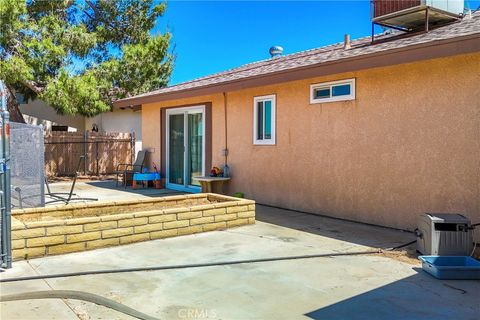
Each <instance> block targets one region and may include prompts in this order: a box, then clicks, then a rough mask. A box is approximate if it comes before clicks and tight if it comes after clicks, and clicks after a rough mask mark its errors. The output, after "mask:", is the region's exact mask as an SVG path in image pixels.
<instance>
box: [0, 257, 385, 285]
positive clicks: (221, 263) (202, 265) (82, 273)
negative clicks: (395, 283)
mask: <svg viewBox="0 0 480 320" xmlns="http://www.w3.org/2000/svg"><path fill="white" fill-rule="evenodd" d="M382 252H383V251H382V250H368V251H354V252H343V253H340V252H333V253H320V254H310V255H301V256H283V257H271V258H258V259H246V260H232V261H219V262H207V263H193V264H179V265H166V266H151V267H138V268H124V269H104V270H91V271H80V272H68V273H57V274H46V275H38V276H28V277H18V278H6V279H0V283H2V282H16V281H27V280H39V279H53V278H66V277H78V276H86V275H98V274H107V273H125V272H141V271H158V270H173V269H188V268H205V267H216V266H228V265H236V264H244V263H260V262H271V261H283V260H298V259H312V258H329V257H341V256H355V255H368V254H379V253H382Z"/></svg>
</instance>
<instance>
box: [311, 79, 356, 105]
mask: <svg viewBox="0 0 480 320" xmlns="http://www.w3.org/2000/svg"><path fill="white" fill-rule="evenodd" d="M346 100H355V79H347V80H340V81H333V82H326V83H317V84H312V85H311V86H310V103H323V102H333V101H346Z"/></svg>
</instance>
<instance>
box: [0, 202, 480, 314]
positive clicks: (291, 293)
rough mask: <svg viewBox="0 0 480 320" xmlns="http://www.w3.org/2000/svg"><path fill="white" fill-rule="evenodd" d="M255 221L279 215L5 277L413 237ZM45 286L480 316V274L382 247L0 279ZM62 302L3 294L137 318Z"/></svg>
mask: <svg viewBox="0 0 480 320" xmlns="http://www.w3.org/2000/svg"><path fill="white" fill-rule="evenodd" d="M257 219H260V220H266V221H270V222H275V221H274V220H275V219H277V221H276V222H275V224H272V223H266V222H257V224H256V225H251V226H246V227H241V228H236V229H230V230H227V231H216V232H209V233H204V234H197V235H193V236H185V237H177V238H171V239H165V240H156V241H149V242H143V243H137V244H133V245H127V246H121V247H115V248H108V249H100V250H95V251H89V252H82V253H73V254H68V255H63V256H50V257H45V258H40V259H34V260H30V261H20V262H16V263H14V268H13V269H11V270H7V271H5V272H3V273H1V275H0V277H1V278H10V277H17V276H25V275H29V274H34V273H38V274H53V273H63V272H74V271H86V270H100V269H110V268H129V267H145V266H160V265H173V264H175V265H176V264H191V263H203V262H212V261H230V260H239V259H253V258H265V257H277V256H289V255H306V254H316V253H332V252H353V251H361V250H367V249H371V247H372V246H373V247H380V246H381V247H391V246H395V245H398V244H400V243H405V242H408V241H409V240H411V239H412V238H413V237H412V235H411V234H409V233H406V232H399V231H395V230H391V229H386V228H379V227H373V226H366V225H362V224H356V223H351V222H345V221H341V220H334V219H328V218H323V217H318V216H312V215H306V214H302V213H299V212H292V211H288V210H279V209H274V208H269V207H264V206H258V207H257ZM299 221H301V222H299ZM288 225H289V226H288ZM411 261H414V260H411ZM45 286H48V287H50V288H52V289H56V290H80V291H86V292H90V293H95V294H99V295H101V296H104V297H107V298H110V299H113V300H115V301H118V302H120V303H123V304H125V305H127V306H129V307H132V308H134V309H137V310H139V311H141V312H144V313H147V314H149V315H152V316H155V317H157V318H160V319H302V318H303V319H346V318H347V319H438V318H442V319H478V315H479V314H480V304H479V303H478V302H479V301H478V292H480V281H440V280H436V279H434V278H432V277H431V276H429V275H428V274H426V273H424V272H423V271H422V270H421V269H420V264H419V263H417V262H415V261H414V263H413V264H412V263H405V262H401V261H398V260H395V259H391V258H389V257H386V256H383V255H357V256H342V257H326V258H315V259H305V260H287V261H273V262H263V263H252V264H239V265H231V266H215V267H205V268H190V269H176V270H163V271H150V272H132V273H119V274H103V275H88V276H80V277H71V278H57V279H47V280H42V281H38V280H36V281H32V282H13V283H2V284H1V286H0V288H1V290H2V295H4V294H11V293H19V292H27V291H31V290H45ZM66 304H67V305H68V307H67V306H66V305H65V304H64V303H63V302H61V301H55V300H37V301H34V302H30V301H29V303H28V304H27V303H25V302H3V303H1V304H0V306H1V307H2V309H1V316H2V318H5V319H28V318H31V319H34V318H36V319H38V318H45V319H49V318H54V317H55V316H56V317H59V316H58V314H60V315H61V318H62V319H79V318H80V319H131V317H129V316H126V315H124V314H121V313H118V312H116V311H113V310H110V309H107V308H104V307H101V306H98V305H95V304H91V303H87V302H82V301H74V300H66ZM20 305H21V306H22V307H21V308H19V306H20ZM57 308H58V310H57ZM18 309H22V310H21V314H20V313H18ZM69 310H70V311H72V310H73V311H74V312H75V314H74V313H69V312H70V311H69ZM16 312H17V313H16ZM40 312H41V313H40Z"/></svg>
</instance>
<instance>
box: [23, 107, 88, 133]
mask: <svg viewBox="0 0 480 320" xmlns="http://www.w3.org/2000/svg"><path fill="white" fill-rule="evenodd" d="M20 111H21V112H22V114H23V118H24V119H25V122H26V123H29V124H33V125H40V124H41V125H43V127H44V128H45V129H46V130H47V131H49V130H51V128H52V125H62V126H68V127H69V128H68V131H84V130H85V120H84V117H81V116H75V117H74V116H64V115H59V114H57V112H56V111H55V110H54V109H53V108H52V107H50V106H49V105H47V104H46V103H45V102H43V101H41V100H38V99H37V100H34V101H30V102H29V103H27V104H20Z"/></svg>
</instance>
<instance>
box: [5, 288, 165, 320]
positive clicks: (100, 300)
mask: <svg viewBox="0 0 480 320" xmlns="http://www.w3.org/2000/svg"><path fill="white" fill-rule="evenodd" d="M32 299H74V300H82V301H88V302H92V303H95V304H98V305H101V306H104V307H107V308H110V309H113V310H116V311H118V312H121V313H124V314H127V315H129V316H132V317H134V318H137V319H142V320H158V318H155V317H152V316H149V315H147V314H145V313H142V312H140V311H137V310H135V309H132V308H130V307H127V306H126V305H124V304H121V303H118V302H116V301H114V300H111V299H108V298H105V297H102V296H99V295H96V294H93V293H89V292H83V291H74V290H45V291H32V292H23V293H16V294H8V295H4V296H0V302H7V301H21V300H32Z"/></svg>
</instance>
